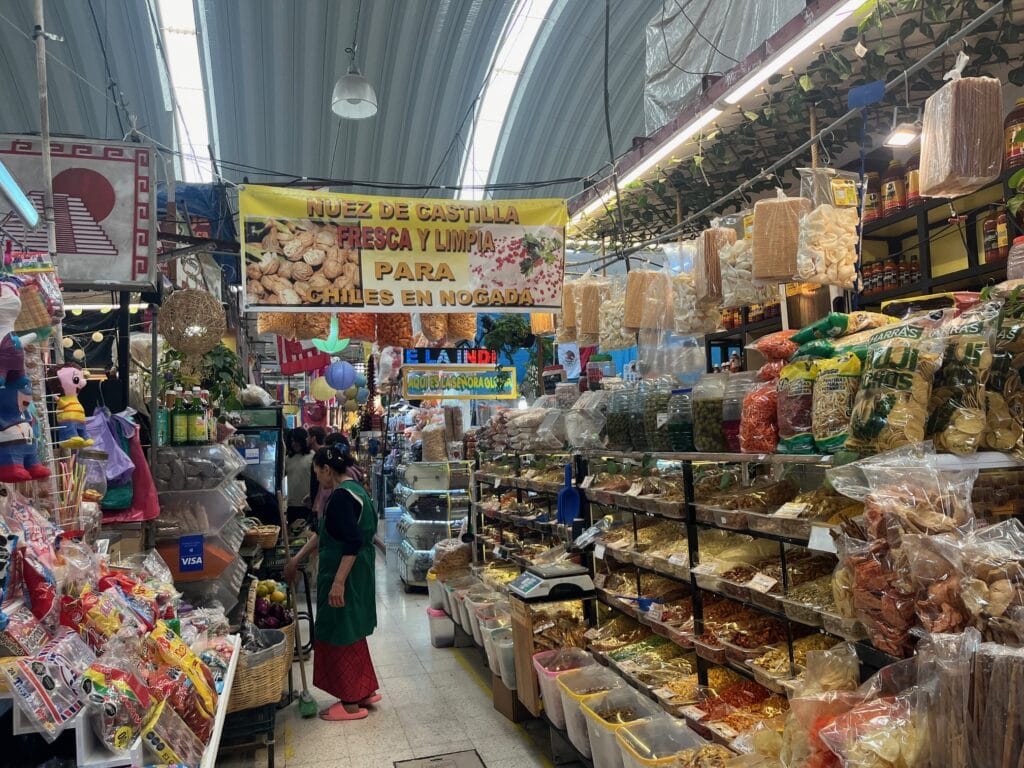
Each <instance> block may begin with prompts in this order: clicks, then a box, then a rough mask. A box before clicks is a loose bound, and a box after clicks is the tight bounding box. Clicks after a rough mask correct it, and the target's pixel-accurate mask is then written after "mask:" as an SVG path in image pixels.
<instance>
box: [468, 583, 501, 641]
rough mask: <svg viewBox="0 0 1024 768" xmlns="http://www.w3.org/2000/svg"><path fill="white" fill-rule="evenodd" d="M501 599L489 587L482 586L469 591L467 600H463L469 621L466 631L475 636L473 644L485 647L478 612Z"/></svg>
mask: <svg viewBox="0 0 1024 768" xmlns="http://www.w3.org/2000/svg"><path fill="white" fill-rule="evenodd" d="M500 599H501V595H499V594H498V593H497V592H495V591H493V590H492V589H491V588H490V587H488V586H487V585H485V584H481V585H479V586H477V587H473V588H472V589H471V590H469V592H468V593H467V594H466V598H465V600H463V605H464V606H465V608H466V618H467V619H468V621H469V629H468V630H466V631H467V632H470V633H471V634H472V635H473V642H474V643H476V644H477V645H478V646H483V644H484V638H483V635H482V634H481V633H480V618H479V617H478V616H477V610H478V609H480V608H483V607H485V606H492V605H494V603H495V602H497V601H498V600H500Z"/></svg>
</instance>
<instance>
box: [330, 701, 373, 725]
mask: <svg viewBox="0 0 1024 768" xmlns="http://www.w3.org/2000/svg"><path fill="white" fill-rule="evenodd" d="M369 714H370V713H369V712H367V711H366V710H365V709H361V708H360V709H357V710H356V711H355V712H349V711H348V710H347V709H345V705H344V704H342V703H341V702H338V703H337V704H332V705H331V706H329V707H328V708H327V709H325V710H323V711H322V712H321V713H320V719H321V720H329V721H331V722H340V721H342V720H362V719H363V718H365V717H366V716H367V715H369Z"/></svg>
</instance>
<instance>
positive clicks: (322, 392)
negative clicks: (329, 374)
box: [309, 376, 334, 400]
mask: <svg viewBox="0 0 1024 768" xmlns="http://www.w3.org/2000/svg"><path fill="white" fill-rule="evenodd" d="M309 393H310V394H311V395H312V396H313V397H315V398H316V399H317V400H330V399H331V398H332V397H334V387H332V386H331V385H330V384H328V383H327V379H325V378H324V377H323V376H317V377H316V378H315V379H313V383H312V384H310V385H309Z"/></svg>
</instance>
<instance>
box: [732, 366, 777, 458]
mask: <svg viewBox="0 0 1024 768" xmlns="http://www.w3.org/2000/svg"><path fill="white" fill-rule="evenodd" d="M777 403H778V393H777V391H776V389H775V382H773V381H770V382H767V383H765V384H762V385H760V386H759V387H756V388H754V389H753V390H751V391H750V392H749V393H747V396H746V397H744V398H743V415H742V416H741V418H740V450H741V451H743V452H744V453H772V452H774V451H775V446H776V444H777V443H778V439H779V435H778V427H777V426H776V409H777Z"/></svg>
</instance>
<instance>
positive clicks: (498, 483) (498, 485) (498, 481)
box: [493, 475, 501, 490]
mask: <svg viewBox="0 0 1024 768" xmlns="http://www.w3.org/2000/svg"><path fill="white" fill-rule="evenodd" d="M493 480H494V490H498V489H499V488H501V478H500V477H498V476H497V475H495V476H494V478H493Z"/></svg>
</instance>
